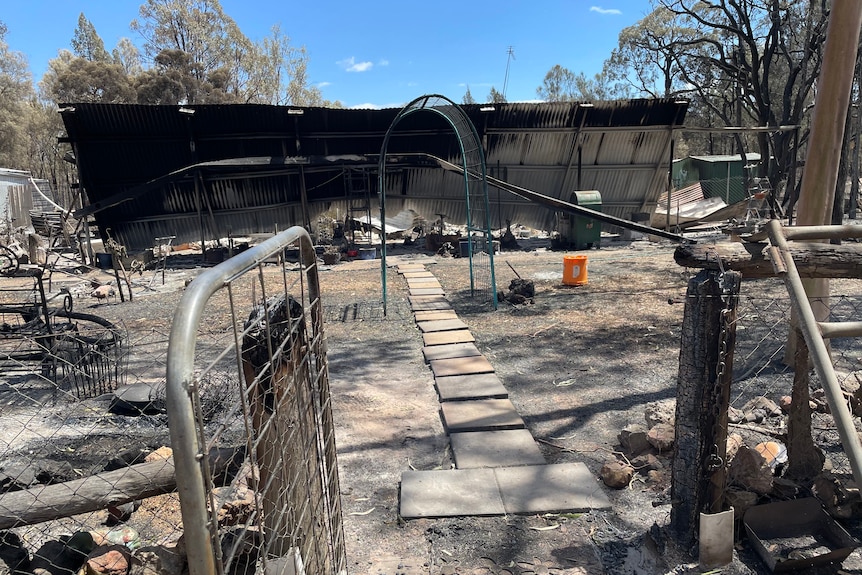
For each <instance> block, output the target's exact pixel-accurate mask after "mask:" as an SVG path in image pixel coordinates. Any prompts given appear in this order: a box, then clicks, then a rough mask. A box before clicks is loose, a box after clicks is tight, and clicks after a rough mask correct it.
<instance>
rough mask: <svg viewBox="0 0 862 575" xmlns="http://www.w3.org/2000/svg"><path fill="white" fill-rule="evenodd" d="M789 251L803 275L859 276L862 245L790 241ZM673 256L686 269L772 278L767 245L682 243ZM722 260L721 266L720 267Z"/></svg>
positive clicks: (746, 277)
mask: <svg viewBox="0 0 862 575" xmlns="http://www.w3.org/2000/svg"><path fill="white" fill-rule="evenodd" d="M790 253H791V254H793V260H794V261H795V262H796V267H797V269H798V270H799V275H800V276H801V277H803V278H850V279H862V265H859V262H862V245H860V244H841V245H832V244H823V243H814V242H791V243H790ZM673 259H674V261H676V263H678V264H679V265H681V266H683V267H688V268H701V269H708V270H718V269H721V267H723V268H724V269H725V270H733V271H738V272H740V273H741V274H742V277H743V279H757V278H768V277H775V275H776V274H775V270H774V269H773V266H772V260H771V259H770V257H769V244H766V243H723V244H711V245H710V244H692V245H681V246H679V247H677V248H676V251H674V254H673ZM719 259H721V267H719V263H718V262H719Z"/></svg>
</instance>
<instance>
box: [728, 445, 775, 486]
mask: <svg viewBox="0 0 862 575" xmlns="http://www.w3.org/2000/svg"><path fill="white" fill-rule="evenodd" d="M727 479H728V484H729V485H735V486H737V487H741V488H742V489H745V490H748V491H753V492H755V493H757V494H760V495H766V494H767V493H769V492H770V491H772V481H773V479H774V476H773V473H772V468H771V467H769V464H768V463H767V462H766V459H764V457H763V456H762V455H761V454H760V453H758V452H757V451H755V450H754V449H751V448H749V447H748V446H746V445H743V446H742V447H740V448H739V451H738V452H737V453H736V457H734V458H733V461H731V462H730V468H729V469H728V477H727Z"/></svg>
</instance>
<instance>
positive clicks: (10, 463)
mask: <svg viewBox="0 0 862 575" xmlns="http://www.w3.org/2000/svg"><path fill="white" fill-rule="evenodd" d="M38 474H39V468H38V467H37V466H36V465H33V464H32V463H30V462H29V461H27V460H25V459H11V460H6V461H4V462H3V463H2V465H0V493H3V492H6V491H20V490H22V489H27V488H29V487H32V486H33V485H36V483H38V481H36V476H37V475H38Z"/></svg>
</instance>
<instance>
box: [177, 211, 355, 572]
mask: <svg viewBox="0 0 862 575" xmlns="http://www.w3.org/2000/svg"><path fill="white" fill-rule="evenodd" d="M316 262H317V258H316V254H315V252H314V248H313V246H312V243H311V238H310V237H309V235H308V233H307V232H306V231H305V230H304V229H303V228H301V227H293V228H290V229H289V230H286V231H284V232H282V233H280V234H278V235H276V236H275V237H273V238H270V239H269V240H267V241H265V242H264V243H262V244H260V245H258V246H256V247H254V248H252V249H250V250H248V251H245V252H243V253H240V254H238V255H236V256H234V257H232V258H230V259H228V260H227V261H225V262H224V263H222V264H220V265H218V266H217V267H214V268H212V269H209V270H207V271H205V272H204V273H202V274H201V275H200V276H198V278H197V279H195V281H194V282H192V283H191V284H190V285H189V286H188V287H187V291H186V293H185V294H184V296H183V298H182V300H181V301H180V304H179V306H178V308H177V312H176V314H175V316H174V321H173V326H172V329H171V337H170V344H169V348H168V360H167V361H168V364H167V407H168V418H169V424H170V433H171V443H172V446H173V450H174V461H175V466H176V480H177V489H178V491H179V495H180V507H181V510H182V517H183V526H184V530H185V547H186V550H187V553H188V560H189V572H190V574H191V575H211V574H213V573H218V574H223V573H235V572H248V571H251V570H254V571H255V572H257V573H264V572H265V573H279V574H292V573H308V574H336V573H337V574H340V573H346V570H347V569H346V557H345V550H344V549H345V547H344V533H343V528H342V519H341V502H340V499H339V487H338V470H337V462H336V457H335V435H334V426H333V420H332V409H331V401H330V391H329V373H328V369H327V362H326V346H325V341H324V334H323V312H322V305H321V301H320V295H319V294H320V292H319V289H318V288H319V286H318V277H317V264H316ZM272 264H274V265H272ZM247 570H248V571H247Z"/></svg>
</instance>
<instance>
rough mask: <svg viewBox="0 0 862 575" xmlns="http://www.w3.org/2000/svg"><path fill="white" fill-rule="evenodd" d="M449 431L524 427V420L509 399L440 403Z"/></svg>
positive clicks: (444, 423)
mask: <svg viewBox="0 0 862 575" xmlns="http://www.w3.org/2000/svg"><path fill="white" fill-rule="evenodd" d="M440 411H441V412H442V413H443V425H444V426H445V427H446V430H447V432H450V433H454V432H458V431H493V430H496V429H522V428H523V427H524V420H523V419H521V416H520V415H518V412H517V411H515V406H514V405H512V402H511V401H510V400H509V399H472V400H468V401H447V402H444V403H441V404H440Z"/></svg>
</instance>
